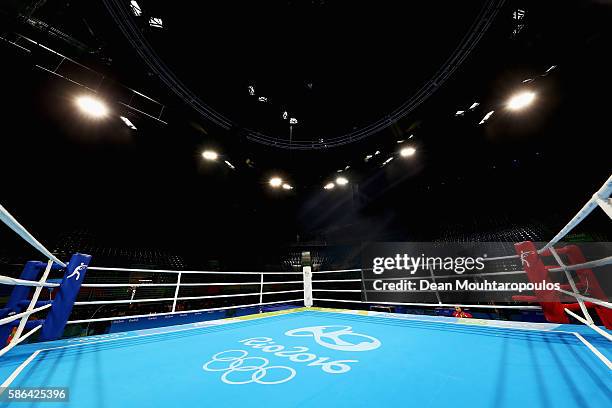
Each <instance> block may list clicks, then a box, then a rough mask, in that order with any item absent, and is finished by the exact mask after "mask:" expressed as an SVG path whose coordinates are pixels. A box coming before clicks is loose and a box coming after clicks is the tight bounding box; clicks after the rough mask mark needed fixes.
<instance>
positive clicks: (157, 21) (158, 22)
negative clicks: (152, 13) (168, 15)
mask: <svg viewBox="0 0 612 408" xmlns="http://www.w3.org/2000/svg"><path fill="white" fill-rule="evenodd" d="M149 25H150V26H151V27H155V28H164V22H163V21H162V19H161V18H159V17H151V18H150V19H149Z"/></svg>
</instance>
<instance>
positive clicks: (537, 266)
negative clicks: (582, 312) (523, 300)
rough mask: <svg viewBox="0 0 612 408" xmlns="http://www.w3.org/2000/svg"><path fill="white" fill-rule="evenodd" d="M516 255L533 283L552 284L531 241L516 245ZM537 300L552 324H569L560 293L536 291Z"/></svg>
mask: <svg viewBox="0 0 612 408" xmlns="http://www.w3.org/2000/svg"><path fill="white" fill-rule="evenodd" d="M514 249H515V250H516V253H517V254H518V255H519V256H520V257H521V264H522V265H523V269H524V270H525V272H527V277H528V278H529V282H531V283H541V282H542V281H544V282H550V283H553V282H552V281H551V279H550V276H549V274H548V271H547V270H546V267H545V266H544V263H543V262H542V259H541V258H540V256H539V255H538V250H537V248H536V247H535V245H534V244H533V242H531V241H525V242H519V243H517V244H514ZM534 292H535V298H536V301H537V302H538V303H540V305H541V306H542V311H543V312H544V317H545V318H546V320H547V321H549V322H552V323H569V318H568V317H567V315H566V314H565V311H564V310H563V305H562V304H561V298H560V296H559V293H558V292H557V291H555V290H535V291H534Z"/></svg>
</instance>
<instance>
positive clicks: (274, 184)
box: [269, 177, 283, 188]
mask: <svg viewBox="0 0 612 408" xmlns="http://www.w3.org/2000/svg"><path fill="white" fill-rule="evenodd" d="M269 183H270V185H271V186H272V187H274V188H278V187H280V186H281V185H282V184H283V179H282V178H280V177H272V178H271V179H270V181H269Z"/></svg>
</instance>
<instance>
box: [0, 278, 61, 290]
mask: <svg viewBox="0 0 612 408" xmlns="http://www.w3.org/2000/svg"><path fill="white" fill-rule="evenodd" d="M0 284H2V285H21V286H33V287H37V288H57V287H58V286H59V283H49V282H38V281H30V280H24V279H17V278H11V277H9V276H3V275H0Z"/></svg>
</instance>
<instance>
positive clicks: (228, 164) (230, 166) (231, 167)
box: [225, 160, 236, 170]
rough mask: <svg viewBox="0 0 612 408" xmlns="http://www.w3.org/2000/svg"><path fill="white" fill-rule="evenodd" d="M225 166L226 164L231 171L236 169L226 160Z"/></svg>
mask: <svg viewBox="0 0 612 408" xmlns="http://www.w3.org/2000/svg"><path fill="white" fill-rule="evenodd" d="M225 164H227V166H228V167H229V168H230V169H232V170H235V169H236V167H235V166H234V165H233V164H232V163H230V162H228V161H227V160H225Z"/></svg>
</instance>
